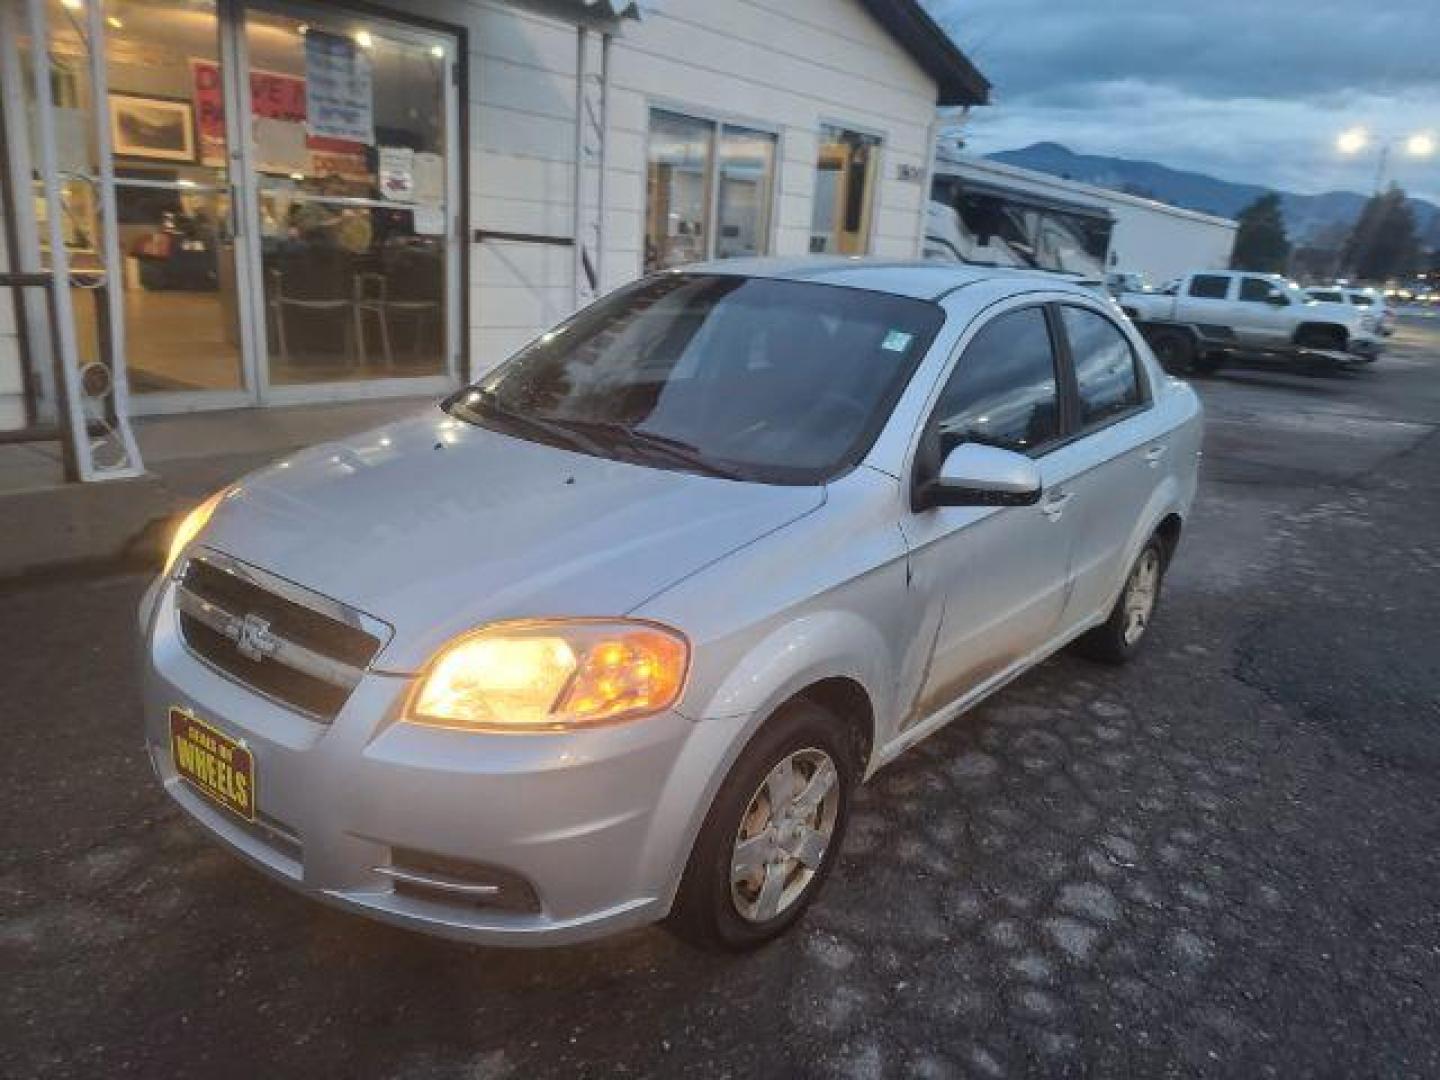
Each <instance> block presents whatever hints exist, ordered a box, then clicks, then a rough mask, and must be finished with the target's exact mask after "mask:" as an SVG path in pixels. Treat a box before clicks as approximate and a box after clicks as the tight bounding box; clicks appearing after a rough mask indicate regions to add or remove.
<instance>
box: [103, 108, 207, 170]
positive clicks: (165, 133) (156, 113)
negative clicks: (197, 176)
mask: <svg viewBox="0 0 1440 1080" xmlns="http://www.w3.org/2000/svg"><path fill="white" fill-rule="evenodd" d="M110 139H111V142H112V143H113V144H114V146H115V153H116V154H120V155H124V156H126V157H140V158H151V159H154V160H156V161H194V160H195V124H194V121H193V119H192V114H191V111H190V103H189V102H188V101H172V100H170V99H169V98H153V97H136V96H134V95H132V94H111V95H110Z"/></svg>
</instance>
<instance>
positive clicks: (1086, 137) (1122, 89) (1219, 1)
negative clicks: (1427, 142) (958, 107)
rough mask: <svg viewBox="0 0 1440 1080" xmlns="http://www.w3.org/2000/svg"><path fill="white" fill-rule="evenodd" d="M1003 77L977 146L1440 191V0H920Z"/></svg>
mask: <svg viewBox="0 0 1440 1080" xmlns="http://www.w3.org/2000/svg"><path fill="white" fill-rule="evenodd" d="M923 2H924V4H925V6H926V7H927V8H928V9H929V11H930V12H931V14H932V15H933V16H934V17H935V18H936V20H937V21H939V22H940V23H941V24H942V25H944V26H945V27H946V28H947V29H948V30H949V31H950V32H951V34H952V35H953V36H954V38H955V40H956V41H957V42H958V43H959V44H960V47H961V48H962V49H964V50H965V52H966V54H967V55H969V57H970V58H971V59H972V60H973V61H974V62H975V64H976V65H977V66H978V67H979V68H980V70H981V71H982V72H984V74H985V75H986V77H987V78H989V79H990V81H991V83H992V84H993V87H994V88H993V90H992V94H991V104H990V105H989V106H986V107H984V108H979V109H976V110H974V112H973V114H972V116H973V119H972V121H971V123H970V128H969V145H970V148H971V149H972V150H975V151H976V152H979V153H990V152H993V151H995V150H1007V149H1012V148H1014V147H1019V146H1026V145H1028V144H1030V143H1032V142H1038V141H1041V140H1048V141H1052V142H1058V143H1063V144H1064V145H1066V146H1068V147H1070V148H1071V149H1072V150H1075V151H1077V152H1082V153H1092V154H1109V155H1115V156H1119V157H1130V158H1142V159H1145V160H1150V161H1158V162H1161V163H1162V164H1165V165H1170V166H1173V167H1175V168H1181V169H1194V170H1197V171H1200V172H1206V173H1210V174H1211V175H1214V176H1219V177H1222V178H1224V179H1227V180H1240V181H1248V182H1251V183H1257V184H1268V185H1270V186H1273V187H1277V188H1282V189H1285V190H1290V191H1299V192H1311V193H1313V192H1320V191H1330V190H1335V189H1340V188H1348V189H1351V190H1355V191H1361V192H1368V191H1369V190H1370V187H1371V185H1372V184H1373V183H1374V177H1375V165H1376V152H1375V151H1376V149H1377V147H1375V146H1372V147H1371V148H1370V149H1367V150H1366V151H1365V152H1364V153H1363V154H1361V155H1359V156H1358V158H1357V159H1346V158H1344V157H1342V156H1341V155H1340V154H1339V153H1337V152H1336V150H1335V137H1336V134H1337V133H1338V132H1339V131H1341V130H1342V129H1344V128H1346V127H1349V126H1352V125H1363V126H1365V127H1366V128H1368V129H1370V130H1371V131H1372V132H1373V133H1374V134H1375V136H1376V138H1377V139H1378V138H1383V137H1386V136H1388V137H1391V138H1394V139H1396V140H1397V141H1398V142H1399V143H1400V144H1401V146H1397V148H1396V149H1395V150H1392V152H1391V154H1390V166H1389V170H1388V174H1387V175H1388V178H1390V179H1394V180H1396V181H1398V182H1399V183H1400V184H1401V186H1403V187H1405V188H1406V189H1407V190H1408V191H1410V193H1411V194H1414V195H1421V196H1424V197H1426V198H1429V199H1431V200H1433V201H1437V202H1440V153H1437V154H1436V155H1435V156H1434V157H1431V158H1430V159H1429V160H1428V161H1417V160H1414V159H1407V158H1406V157H1405V155H1404V153H1403V149H1402V147H1403V143H1404V139H1405V137H1406V136H1408V135H1409V134H1411V133H1413V132H1417V131H1428V132H1431V133H1433V134H1434V135H1435V136H1436V139H1437V145H1440V0H1368V2H1367V0H1345V2H1343V3H1337V2H1333V0H1310V2H1305V0H1268V2H1267V0H923Z"/></svg>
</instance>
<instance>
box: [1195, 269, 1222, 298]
mask: <svg viewBox="0 0 1440 1080" xmlns="http://www.w3.org/2000/svg"><path fill="white" fill-rule="evenodd" d="M1229 288H1230V279H1229V278H1227V277H1223V276H1221V275H1220V274H1196V275H1195V276H1194V277H1193V278H1191V279H1190V295H1191V296H1196V297H1199V298H1200V299H1201V300H1224V299H1225V292H1226V290H1228V289H1229Z"/></svg>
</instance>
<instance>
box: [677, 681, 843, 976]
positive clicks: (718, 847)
mask: <svg viewBox="0 0 1440 1080" xmlns="http://www.w3.org/2000/svg"><path fill="white" fill-rule="evenodd" d="M846 736H847V731H846V729H845V726H844V724H843V723H842V722H841V721H840V720H839V719H838V718H837V717H835V716H833V715H831V713H829V712H828V711H827V710H825V709H823V708H821V707H820V706H818V705H815V704H813V703H811V702H807V701H795V702H791V703H790V704H789V705H787V706H785V707H784V708H782V709H781V710H780V711H779V712H777V713H776V714H775V715H774V716H773V717H771V719H770V720H769V721H768V722H767V723H766V725H765V727H763V728H762V729H761V730H760V732H759V734H757V735H756V736H755V738H754V739H753V740H751V743H750V745H749V746H747V747H746V748H745V751H744V753H742V754H741V755H740V759H739V760H738V761H737V762H736V763H735V766H734V768H732V769H731V770H730V775H729V776H728V777H726V779H725V783H724V784H723V785H721V788H720V792H719V794H717V795H716V797H715V802H714V804H713V805H712V806H711V808H710V813H709V815H708V816H707V817H706V819H705V824H704V826H703V827H702V828H701V830H700V835H699V837H698V838H697V839H696V841H695V848H694V850H693V851H692V852H691V854H690V861H689V864H688V865H687V866H686V868H685V876H684V878H683V879H682V881H681V883H680V891H679V893H678V894H677V896H676V898H675V906H674V909H673V910H672V911H671V913H670V919H669V927H670V929H671V930H672V931H674V932H675V933H676V934H677V935H679V936H680V937H681V938H684V939H685V940H686V941H689V942H690V943H691V944H693V945H698V946H700V947H702V948H708V949H728V950H737V951H738V950H742V949H753V948H755V947H757V946H759V945H763V944H764V943H765V942H767V941H770V940H772V939H773V938H775V937H778V936H779V935H780V934H782V933H783V932H784V931H785V930H787V929H788V928H789V927H790V926H791V925H792V924H793V923H794V922H795V921H796V920H797V919H799V918H800V916H801V914H802V913H803V912H804V910H805V908H806V907H808V906H809V904H810V902H811V901H812V900H813V899H814V898H815V894H816V893H817V892H818V891H819V889H820V886H821V884H822V883H823V882H824V880H825V878H826V876H827V875H828V874H829V873H830V869H831V867H832V866H833V865H834V863H835V859H836V856H837V853H838V851H839V848H840V841H841V839H842V837H843V836H844V833H845V822H846V820H847V818H848V815H849V809H850V793H851V791H852V790H853V788H854V784H855V780H856V772H857V769H856V766H855V765H854V763H853V761H852V751H851V749H850V740H849V739H848V738H847V737H846Z"/></svg>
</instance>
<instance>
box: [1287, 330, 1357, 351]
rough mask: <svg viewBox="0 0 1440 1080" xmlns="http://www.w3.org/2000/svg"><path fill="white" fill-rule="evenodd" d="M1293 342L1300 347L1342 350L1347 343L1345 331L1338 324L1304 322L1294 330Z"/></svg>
mask: <svg viewBox="0 0 1440 1080" xmlns="http://www.w3.org/2000/svg"><path fill="white" fill-rule="evenodd" d="M1295 344H1296V345H1298V346H1300V347H1301V348H1302V349H1325V350H1328V351H1330V352H1344V351H1345V349H1346V346H1347V344H1348V342H1347V339H1346V336H1345V331H1344V330H1342V329H1341V328H1340V327H1338V326H1328V325H1325V324H1323V323H1306V324H1305V325H1304V326H1302V327H1300V329H1299V330H1297V331H1295Z"/></svg>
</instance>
